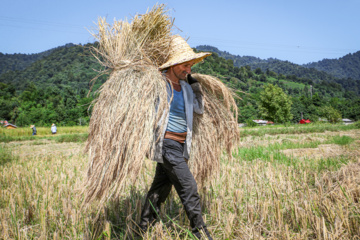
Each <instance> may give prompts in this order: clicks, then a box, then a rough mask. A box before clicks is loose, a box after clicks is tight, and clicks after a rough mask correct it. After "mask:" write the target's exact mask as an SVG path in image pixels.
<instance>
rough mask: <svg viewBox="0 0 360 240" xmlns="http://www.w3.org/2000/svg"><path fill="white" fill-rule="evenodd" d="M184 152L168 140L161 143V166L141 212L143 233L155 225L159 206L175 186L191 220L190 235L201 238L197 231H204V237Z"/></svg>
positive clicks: (203, 226)
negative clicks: (151, 225)
mask: <svg viewBox="0 0 360 240" xmlns="http://www.w3.org/2000/svg"><path fill="white" fill-rule="evenodd" d="M183 150H184V144H182V143H179V142H177V141H174V140H171V139H164V143H163V160H164V163H158V164H157V166H156V172H155V177H154V181H153V183H152V185H151V188H150V190H149V192H148V194H147V196H146V201H145V205H144V207H143V209H142V213H141V222H140V227H142V228H143V229H146V228H147V227H148V226H149V224H152V223H153V222H154V221H155V219H156V217H157V213H158V212H159V209H160V204H161V203H163V202H165V200H166V198H167V196H168V195H169V193H170V191H171V187H172V186H173V185H174V186H175V190H176V192H177V193H178V195H179V197H180V200H181V202H182V204H183V205H184V208H185V211H186V214H187V216H188V218H189V220H190V226H191V228H192V232H193V233H194V235H196V236H197V237H198V238H200V233H199V230H201V229H204V231H205V232H206V234H207V235H208V231H207V229H206V226H205V224H204V220H203V218H202V215H201V206H200V196H199V194H198V191H197V184H196V182H195V179H194V176H193V175H192V173H191V172H190V170H189V166H188V165H187V163H186V161H185V159H184V157H183ZM150 202H151V204H150ZM154 208H155V210H156V211H155V210H154ZM210 239H211V238H210Z"/></svg>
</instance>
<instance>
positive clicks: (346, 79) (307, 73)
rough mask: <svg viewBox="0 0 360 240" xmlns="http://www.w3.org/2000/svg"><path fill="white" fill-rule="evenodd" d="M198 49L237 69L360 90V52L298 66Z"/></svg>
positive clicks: (273, 60)
mask: <svg viewBox="0 0 360 240" xmlns="http://www.w3.org/2000/svg"><path fill="white" fill-rule="evenodd" d="M196 49H198V50H199V51H211V52H216V53H217V54H218V55H219V56H220V57H223V58H225V59H231V60H233V62H234V65H235V66H237V67H242V66H250V68H251V69H252V70H255V69H257V68H260V69H261V70H262V71H266V70H271V71H273V72H276V73H278V74H284V75H295V76H296V77H301V78H308V79H311V80H312V81H314V82H319V81H320V80H325V81H328V82H337V83H339V84H341V85H342V86H343V87H344V88H345V89H348V90H352V89H353V87H354V85H356V88H360V51H359V52H356V53H354V54H348V55H346V56H344V57H343V58H340V59H332V60H329V59H325V60H322V61H320V62H316V63H311V64H306V65H298V64H294V63H291V62H289V61H281V60H278V59H274V58H269V59H267V60H263V59H260V58H256V57H251V56H239V55H232V54H230V53H228V52H226V51H220V50H219V49H217V48H216V47H212V46H208V45H201V46H198V47H196ZM354 80H359V81H354Z"/></svg>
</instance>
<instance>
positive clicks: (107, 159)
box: [83, 5, 239, 203]
mask: <svg viewBox="0 0 360 240" xmlns="http://www.w3.org/2000/svg"><path fill="white" fill-rule="evenodd" d="M98 27H99V33H98V35H96V38H97V39H98V40H99V45H98V47H97V48H94V51H95V54H96V56H97V58H98V60H99V61H100V62H101V64H103V66H105V67H107V68H109V69H111V70H112V72H111V74H110V76H109V78H108V80H107V81H106V82H105V83H104V84H103V85H102V87H101V89H100V91H99V93H100V94H99V97H98V98H97V99H96V100H95V102H94V108H93V112H92V116H91V121H90V127H89V132H90V133H89V137H88V140H87V144H86V149H85V150H86V151H88V153H89V158H90V160H89V169H88V174H87V178H86V180H85V186H84V190H83V193H84V202H85V203H87V202H90V201H92V200H94V199H96V198H98V199H100V202H101V203H104V202H105V201H106V200H107V199H109V198H110V197H111V196H115V197H116V196H119V194H120V192H121V190H123V189H124V187H126V185H127V184H128V183H134V182H135V181H136V178H137V176H138V173H139V171H140V169H141V168H142V165H143V162H144V159H145V156H147V157H149V158H152V154H153V153H152V149H154V144H155V142H156V139H155V129H156V126H157V123H158V122H159V121H160V118H161V115H162V113H163V111H165V110H168V109H169V104H168V102H167V92H166V81H165V80H164V79H163V77H162V75H161V73H160V72H159V71H158V67H159V66H161V65H162V64H164V63H165V62H166V60H167V58H168V55H169V50H170V49H169V46H170V41H171V29H172V21H171V19H170V17H169V16H167V15H166V14H165V11H164V5H158V6H155V7H154V8H153V9H152V10H151V11H148V12H147V13H146V14H144V15H137V16H135V17H134V19H133V21H132V22H131V23H128V22H125V21H115V22H114V24H113V26H110V25H109V24H108V23H106V21H105V20H104V19H100V20H99V23H98ZM194 77H195V78H197V79H198V81H199V82H200V84H201V85H202V88H203V91H204V103H205V113H204V114H203V115H195V117H194V131H193V144H192V154H191V157H190V159H191V160H190V166H191V169H192V171H193V173H194V175H195V177H196V179H197V180H198V181H199V182H200V183H202V182H204V181H205V180H206V179H207V178H208V177H209V176H211V175H212V174H213V173H214V172H216V170H217V169H219V162H220V156H221V154H222V150H223V149H226V150H227V152H228V153H231V150H232V148H233V146H234V144H235V143H236V142H237V141H238V140H239V133H238V127H237V121H236V119H237V107H236V104H235V101H234V98H233V95H232V92H231V91H230V90H229V89H228V88H227V87H226V86H225V85H224V84H223V83H221V81H220V80H218V79H216V78H214V77H211V76H207V75H200V74H197V75H194ZM155 106H156V107H155ZM162 127H166V126H162ZM157 130H160V131H162V130H161V129H157Z"/></svg>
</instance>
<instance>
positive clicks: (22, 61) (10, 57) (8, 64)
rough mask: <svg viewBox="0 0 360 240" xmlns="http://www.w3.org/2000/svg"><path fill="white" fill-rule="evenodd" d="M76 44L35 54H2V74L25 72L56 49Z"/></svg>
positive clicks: (0, 72)
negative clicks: (17, 71)
mask: <svg viewBox="0 0 360 240" xmlns="http://www.w3.org/2000/svg"><path fill="white" fill-rule="evenodd" d="M72 46H74V44H72V43H68V44H66V45H64V46H61V47H57V48H53V49H50V50H47V51H44V52H41V53H35V54H21V53H15V54H3V53H0V74H2V73H5V72H7V71H15V70H24V69H26V68H27V67H28V66H30V65H31V64H32V63H34V62H36V61H38V60H40V59H42V58H44V57H46V56H49V55H50V54H51V53H52V52H54V51H55V50H56V49H60V48H64V47H72Z"/></svg>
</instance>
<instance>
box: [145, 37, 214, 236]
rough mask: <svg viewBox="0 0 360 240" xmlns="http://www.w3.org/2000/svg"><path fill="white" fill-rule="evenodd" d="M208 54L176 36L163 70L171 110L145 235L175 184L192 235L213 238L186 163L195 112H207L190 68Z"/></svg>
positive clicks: (162, 135)
mask: <svg viewBox="0 0 360 240" xmlns="http://www.w3.org/2000/svg"><path fill="white" fill-rule="evenodd" d="M209 55H210V53H194V52H193V50H192V49H191V48H190V46H189V45H188V44H187V42H186V41H185V40H184V39H183V38H182V37H180V36H174V38H173V40H172V42H171V48H170V57H169V60H168V61H167V62H166V63H165V64H163V65H162V66H161V67H160V70H161V71H162V72H163V76H164V77H165V78H166V80H167V81H168V85H167V90H168V101H169V102H170V111H168V112H167V113H165V114H166V117H165V119H164V120H163V121H162V124H164V125H166V128H164V130H163V132H162V133H160V138H159V141H158V142H157V143H156V149H155V154H154V159H153V160H155V161H157V162H158V163H157V166H156V172H155V177H154V180H153V183H152V185H151V188H150V190H149V192H148V194H147V196H146V201H145V204H144V207H143V209H142V213H141V222H140V223H139V226H140V228H141V230H142V231H144V232H146V230H147V229H148V227H149V226H150V225H152V224H153V223H154V222H155V219H156V216H157V215H158V214H159V213H158V211H159V209H160V204H161V203H163V202H164V201H165V200H166V198H167V196H168V195H169V193H170V191H171V188H172V186H173V185H174V187H175V190H176V192H177V193H178V195H179V197H180V199H181V202H182V204H183V205H184V208H185V211H186V214H187V216H188V218H189V220H190V226H191V228H192V232H193V234H194V235H195V236H196V237H197V238H199V239H200V238H201V233H200V231H204V232H205V234H206V235H207V237H208V239H212V238H211V236H210V233H209V231H208V230H207V228H206V225H205V223H204V220H203V217H202V215H201V207H200V196H199V194H198V191H197V184H196V181H195V179H194V177H193V175H192V173H191V172H190V169H189V166H188V164H187V160H188V159H189V154H190V149H191V141H192V131H193V112H195V113H197V114H202V113H203V112H204V103H203V95H202V91H201V86H200V84H199V82H198V81H197V80H196V79H195V78H193V77H191V75H190V74H191V67H192V66H193V65H194V64H196V63H198V62H200V61H202V60H203V59H204V58H205V57H207V56H209ZM171 97H172V98H171Z"/></svg>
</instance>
